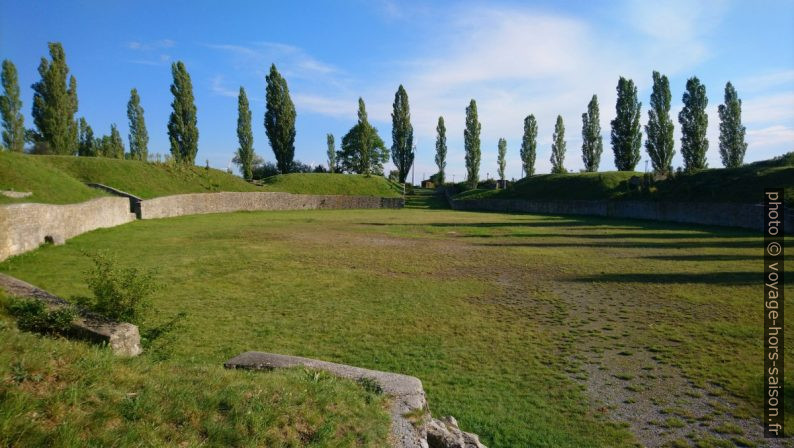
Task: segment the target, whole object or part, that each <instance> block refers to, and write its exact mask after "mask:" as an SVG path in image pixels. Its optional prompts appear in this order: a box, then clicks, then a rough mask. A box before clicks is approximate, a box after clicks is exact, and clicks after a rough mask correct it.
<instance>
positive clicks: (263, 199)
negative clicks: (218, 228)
mask: <svg viewBox="0 0 794 448" xmlns="http://www.w3.org/2000/svg"><path fill="white" fill-rule="evenodd" d="M404 205H405V201H404V200H403V199H402V198H381V197H376V196H341V195H308V194H291V193H270V192H267V193H266V192H252V193H233V192H223V193H195V194H178V195H174V196H163V197H160V198H154V199H147V200H145V201H141V205H140V207H141V208H140V210H141V211H140V217H141V219H153V218H168V217H172V216H181V215H195V214H202V213H228V212H238V211H256V210H306V209H349V208H402V207H403V206H404Z"/></svg>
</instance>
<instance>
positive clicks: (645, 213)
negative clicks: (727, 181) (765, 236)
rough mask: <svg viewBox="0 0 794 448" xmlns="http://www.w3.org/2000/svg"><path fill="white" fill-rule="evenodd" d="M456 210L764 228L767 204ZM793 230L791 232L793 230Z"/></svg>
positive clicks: (520, 203)
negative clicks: (586, 216) (764, 207)
mask: <svg viewBox="0 0 794 448" xmlns="http://www.w3.org/2000/svg"><path fill="white" fill-rule="evenodd" d="M450 205H451V206H452V208H453V209H455V210H472V211H473V210H482V211H495V212H523V213H541V214H551V215H591V216H605V217H609V218H631V219H647V220H652V221H669V222H677V223H685V224H702V225H710V226H726V227H740V228H745V229H753V230H759V231H761V230H762V229H763V205H761V204H759V205H754V204H729V203H699V202H698V203H695V202H651V201H527V200H523V199H471V200H450ZM785 230H786V232H787V233H789V232H794V210H790V209H786V222H785ZM789 234H791V233H789Z"/></svg>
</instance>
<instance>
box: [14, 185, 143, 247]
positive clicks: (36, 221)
mask: <svg viewBox="0 0 794 448" xmlns="http://www.w3.org/2000/svg"><path fill="white" fill-rule="evenodd" d="M134 220H135V214H134V213H130V202H129V200H128V199H127V198H119V197H103V198H97V199H91V200H89V201H86V202H81V203H78V204H64V205H54V204H36V203H24V204H11V205H4V206H0V260H4V259H6V258H8V257H10V256H12V255H17V254H21V253H23V252H27V251H30V250H33V249H35V248H37V247H39V245H41V244H43V243H45V242H51V243H54V244H63V242H64V241H65V240H66V239H68V238H71V237H73V236H77V235H80V234H81V233H85V232H89V231H91V230H94V229H99V228H102V227H113V226H117V225H121V224H124V223H127V222H130V221H134Z"/></svg>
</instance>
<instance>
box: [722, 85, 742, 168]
mask: <svg viewBox="0 0 794 448" xmlns="http://www.w3.org/2000/svg"><path fill="white" fill-rule="evenodd" d="M718 112H719V114H720V157H721V158H722V164H723V165H724V166H725V167H726V168H736V167H739V166H742V163H744V153H745V151H747V142H746V141H745V140H744V134H745V128H744V125H742V100H740V99H739V95H738V94H737V93H736V89H734V88H733V84H731V83H730V81H728V83H727V84H725V103H724V104H720V106H719V108H718Z"/></svg>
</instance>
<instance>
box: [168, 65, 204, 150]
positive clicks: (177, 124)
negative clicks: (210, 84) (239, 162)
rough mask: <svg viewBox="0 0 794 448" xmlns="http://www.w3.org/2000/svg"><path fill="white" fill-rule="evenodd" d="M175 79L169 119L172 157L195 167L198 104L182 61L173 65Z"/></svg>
mask: <svg viewBox="0 0 794 448" xmlns="http://www.w3.org/2000/svg"><path fill="white" fill-rule="evenodd" d="M171 74H172V76H173V78H174V82H173V84H171V94H173V95H174V101H173V102H172V103H171V108H172V109H173V111H172V112H171V116H170V118H169V119H168V139H169V140H170V142H171V155H172V156H173V157H174V159H175V160H176V161H177V162H180V163H183V164H186V165H195V163H196V153H197V152H198V138H199V131H198V126H197V119H196V104H195V102H194V100H193V83H192V81H191V80H190V74H188V72H187V69H186V68H185V64H183V63H182V61H178V62H175V63H173V64H171Z"/></svg>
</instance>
